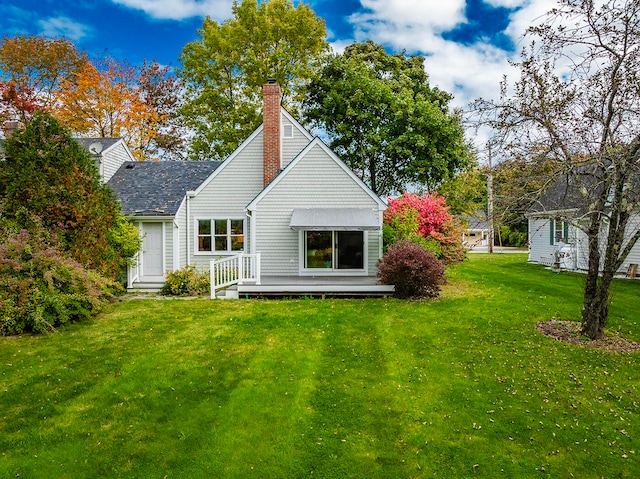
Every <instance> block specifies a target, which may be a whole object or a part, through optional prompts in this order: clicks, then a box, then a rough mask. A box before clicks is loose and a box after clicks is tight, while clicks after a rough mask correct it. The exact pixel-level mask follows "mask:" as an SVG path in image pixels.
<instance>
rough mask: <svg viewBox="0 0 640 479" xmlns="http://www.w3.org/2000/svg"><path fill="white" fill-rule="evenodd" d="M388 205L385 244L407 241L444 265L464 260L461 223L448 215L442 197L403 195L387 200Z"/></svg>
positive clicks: (385, 216)
mask: <svg viewBox="0 0 640 479" xmlns="http://www.w3.org/2000/svg"><path fill="white" fill-rule="evenodd" d="M388 203H389V208H387V210H386V211H385V212H384V241H385V244H386V245H390V244H393V243H395V242H397V241H400V240H408V241H411V242H412V243H417V244H419V245H422V246H423V247H424V248H426V249H428V250H430V251H433V253H434V254H435V255H436V257H437V258H438V259H442V260H444V261H446V262H447V263H450V262H455V261H462V260H463V259H464V258H465V253H464V247H463V246H462V232H463V226H462V223H461V222H460V220H458V218H457V217H455V216H454V215H452V214H451V213H449V207H448V206H447V205H446V199H445V198H444V197H443V196H440V195H438V194H437V193H434V194H431V193H425V195H424V196H420V195H416V194H412V193H405V194H403V195H402V196H400V197H399V198H394V199H389V200H388Z"/></svg>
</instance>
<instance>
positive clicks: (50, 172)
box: [0, 112, 138, 278]
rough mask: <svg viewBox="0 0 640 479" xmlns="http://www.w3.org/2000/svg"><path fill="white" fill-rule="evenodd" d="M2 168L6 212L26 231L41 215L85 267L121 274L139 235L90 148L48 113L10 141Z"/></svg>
mask: <svg viewBox="0 0 640 479" xmlns="http://www.w3.org/2000/svg"><path fill="white" fill-rule="evenodd" d="M4 148H5V159H4V161H2V167H1V168H0V197H1V198H2V203H3V204H2V216H3V218H4V219H11V220H13V221H14V222H15V223H17V226H18V227H19V228H21V229H27V230H28V229H30V225H31V222H32V220H33V219H34V218H35V219H36V220H37V222H38V223H39V224H41V225H42V227H43V228H44V229H45V230H47V231H49V232H50V233H51V234H52V235H54V236H55V237H56V238H57V241H58V244H59V245H60V247H61V249H62V250H63V251H64V252H66V253H67V254H69V255H70V256H71V257H73V258H74V259H76V260H77V261H79V262H80V263H81V264H82V265H83V266H85V267H86V268H89V269H94V270H97V271H98V272H100V273H101V274H103V275H104V276H108V277H111V278H115V277H117V275H118V274H119V272H120V269H121V267H122V266H123V265H124V264H125V263H126V261H127V259H128V258H129V257H131V256H132V255H133V254H135V252H136V250H137V247H138V238H137V233H136V231H135V229H134V228H133V227H132V226H130V224H129V223H128V222H127V221H126V219H125V218H124V216H123V215H122V213H121V211H120V206H119V204H118V202H117V200H116V198H115V195H114V193H113V191H112V190H111V189H110V188H109V187H108V186H106V185H105V184H104V183H102V181H101V180H100V177H99V174H98V170H97V168H96V165H95V164H94V162H93V159H92V158H91V156H90V154H89V152H87V151H86V150H85V149H84V148H82V147H81V146H80V145H79V144H78V142H77V141H75V140H74V139H73V138H72V137H71V134H70V132H69V130H68V129H66V128H64V127H62V126H61V125H60V123H59V122H58V120H56V119H55V118H54V117H53V116H51V115H49V114H45V113H39V112H37V113H35V114H34V116H33V118H32V119H31V121H30V122H29V123H28V124H27V125H26V128H24V130H21V131H17V132H14V133H13V135H12V136H11V137H10V138H9V139H7V140H6V142H5V145H4Z"/></svg>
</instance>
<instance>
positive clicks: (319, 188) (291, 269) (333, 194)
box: [254, 146, 380, 276]
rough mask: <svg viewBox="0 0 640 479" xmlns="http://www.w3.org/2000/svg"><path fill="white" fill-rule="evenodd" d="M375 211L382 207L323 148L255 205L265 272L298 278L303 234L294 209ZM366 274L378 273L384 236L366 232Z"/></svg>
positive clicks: (303, 161)
mask: <svg viewBox="0 0 640 479" xmlns="http://www.w3.org/2000/svg"><path fill="white" fill-rule="evenodd" d="M345 207H350V208H372V209H373V210H374V212H375V214H376V215H379V214H380V213H379V212H378V204H377V203H376V202H375V201H374V200H373V199H372V198H371V196H369V194H368V193H367V192H366V191H364V190H363V189H362V188H361V187H360V185H359V184H357V183H356V182H355V181H354V180H353V178H351V177H350V176H349V175H348V174H347V173H346V172H345V171H344V170H343V169H342V168H341V167H340V166H339V165H338V164H337V163H336V162H335V161H334V160H333V159H332V158H330V157H329V156H328V155H327V154H326V153H325V151H324V150H323V149H322V148H320V147H319V146H315V147H314V148H313V149H311V150H310V151H309V152H308V153H307V154H306V155H305V157H304V158H302V159H301V160H300V161H299V162H298V163H297V164H295V165H292V168H291V169H290V170H288V171H287V173H286V176H284V177H283V178H282V179H281V181H279V182H278V183H277V184H275V186H274V187H273V188H272V189H271V190H270V191H269V193H268V194H267V195H266V196H265V197H264V198H262V200H260V201H259V202H258V204H257V205H256V210H255V213H254V214H255V215H256V230H257V236H256V251H258V252H260V253H261V255H262V273H263V274H264V275H273V276H289V275H298V273H299V270H300V264H299V263H300V258H299V233H298V231H294V230H292V229H291V228H290V227H289V224H290V221H291V214H292V213H293V210H294V209H295V208H345ZM368 235H369V236H368V238H369V248H368V272H369V275H375V264H376V263H377V260H378V251H379V244H380V243H379V241H380V234H379V232H378V231H373V232H369V233H368Z"/></svg>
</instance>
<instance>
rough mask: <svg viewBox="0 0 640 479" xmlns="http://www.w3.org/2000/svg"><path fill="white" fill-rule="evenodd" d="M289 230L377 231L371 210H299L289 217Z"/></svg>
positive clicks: (376, 219) (377, 226)
mask: <svg viewBox="0 0 640 479" xmlns="http://www.w3.org/2000/svg"><path fill="white" fill-rule="evenodd" d="M289 226H290V227H291V229H294V230H307V231H329V230H333V231H368V230H379V229H380V222H379V220H378V218H377V217H376V215H375V213H374V212H373V209H371V208H299V209H295V210H293V214H292V215H291V223H290V224H289Z"/></svg>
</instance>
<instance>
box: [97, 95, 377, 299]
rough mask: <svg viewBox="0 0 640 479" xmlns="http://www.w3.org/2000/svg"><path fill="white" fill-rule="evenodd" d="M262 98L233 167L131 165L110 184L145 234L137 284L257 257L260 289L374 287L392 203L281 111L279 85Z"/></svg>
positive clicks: (229, 163) (133, 282)
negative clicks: (273, 285)
mask: <svg viewBox="0 0 640 479" xmlns="http://www.w3.org/2000/svg"><path fill="white" fill-rule="evenodd" d="M263 100H264V109H263V111H264V113H263V115H264V117H263V124H262V125H261V126H259V127H258V128H257V129H256V130H255V131H254V132H253V133H252V134H251V135H250V136H249V138H247V139H246V140H245V141H244V142H243V143H242V144H241V145H240V146H239V147H238V148H237V149H236V150H235V151H234V152H233V153H232V154H231V155H230V156H229V157H228V158H227V159H226V160H225V161H223V162H126V163H124V164H123V165H122V166H120V168H119V169H118V171H117V172H116V173H115V174H114V175H113V177H112V178H111V179H110V180H109V183H108V184H109V185H110V186H111V187H112V188H113V189H114V190H115V192H116V193H117V195H118V197H119V199H120V202H121V204H122V208H123V212H124V213H125V214H128V215H132V217H133V218H132V219H133V221H134V222H135V223H136V224H137V225H138V227H139V228H140V231H141V234H142V237H143V247H142V251H141V253H140V255H139V261H138V264H137V265H136V266H134V267H132V268H131V270H130V274H129V285H128V286H129V287H130V288H136V287H142V286H143V285H147V286H148V285H161V284H162V283H163V282H164V281H165V278H166V274H167V273H168V272H170V271H172V270H177V269H180V268H182V267H184V266H186V265H194V266H196V267H198V268H202V269H204V270H208V269H209V266H210V263H211V261H212V260H222V259H225V258H227V259H229V258H236V257H238V255H241V254H242V255H256V254H258V253H259V257H260V260H259V264H257V265H256V264H254V265H253V266H252V268H256V267H257V268H258V270H259V271H260V275H261V277H262V278H263V281H262V283H265V281H264V278H280V280H281V282H284V278H289V279H291V278H297V279H299V280H303V278H310V277H313V278H318V277H324V278H334V279H336V280H345V279H346V278H350V279H353V278H362V279H363V280H367V279H368V280H369V282H370V283H374V282H375V277H376V264H377V262H378V260H379V259H380V258H381V255H382V213H383V211H384V210H385V209H386V207H387V205H386V204H385V202H384V201H383V200H381V199H380V198H379V197H378V196H376V195H375V194H374V193H373V192H372V191H371V190H370V189H369V188H368V187H367V186H366V185H365V184H364V183H363V182H362V181H361V180H360V179H359V178H358V177H357V176H356V175H355V174H354V173H353V172H352V171H351V170H350V169H349V168H348V167H347V166H346V165H345V164H344V163H343V162H342V161H341V160H340V159H339V158H338V157H337V156H336V155H335V154H334V153H333V152H332V151H331V150H330V149H329V148H328V147H327V145H325V144H324V143H323V142H322V141H321V140H320V139H318V138H314V137H313V136H312V135H311V134H310V133H309V132H308V131H307V130H305V129H304V128H303V127H302V126H301V125H300V124H299V123H298V122H297V121H296V120H295V119H294V118H293V117H292V116H291V115H290V114H289V113H288V112H287V111H286V110H285V109H284V108H282V107H281V94H280V87H279V85H277V84H276V83H268V84H266V85H264V87H263ZM253 258H255V256H253ZM253 261H255V259H254V260H253ZM254 280H255V278H254ZM254 286H255V285H254Z"/></svg>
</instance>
